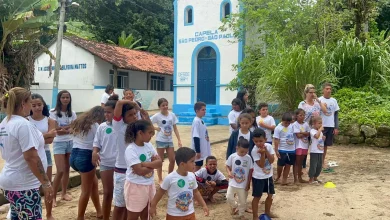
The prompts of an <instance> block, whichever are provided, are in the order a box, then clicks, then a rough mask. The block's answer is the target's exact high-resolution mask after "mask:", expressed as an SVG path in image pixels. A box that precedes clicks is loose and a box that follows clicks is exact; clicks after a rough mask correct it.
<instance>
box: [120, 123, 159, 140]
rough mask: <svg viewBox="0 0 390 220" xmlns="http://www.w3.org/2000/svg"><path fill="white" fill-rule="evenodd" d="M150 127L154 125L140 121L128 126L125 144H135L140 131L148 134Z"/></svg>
mask: <svg viewBox="0 0 390 220" xmlns="http://www.w3.org/2000/svg"><path fill="white" fill-rule="evenodd" d="M150 126H152V124H151V123H150V122H149V121H146V120H138V121H135V122H133V123H131V124H129V125H127V128H126V134H125V142H126V143H128V144H130V143H133V142H134V141H135V139H136V138H137V133H138V131H142V132H146V130H147V129H148V128H149V127H150Z"/></svg>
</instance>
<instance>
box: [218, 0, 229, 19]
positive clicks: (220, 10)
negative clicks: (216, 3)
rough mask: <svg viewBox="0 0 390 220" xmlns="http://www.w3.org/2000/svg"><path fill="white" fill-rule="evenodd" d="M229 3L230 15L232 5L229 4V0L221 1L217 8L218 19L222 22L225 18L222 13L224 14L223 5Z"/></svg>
mask: <svg viewBox="0 0 390 220" xmlns="http://www.w3.org/2000/svg"><path fill="white" fill-rule="evenodd" d="M227 3H229V4H230V14H232V3H231V2H230V0H223V1H222V2H221V6H220V8H219V19H220V20H221V21H222V20H223V19H224V18H225V16H224V14H225V13H224V12H225V5H226V4H227Z"/></svg>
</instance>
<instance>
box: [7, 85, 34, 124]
mask: <svg viewBox="0 0 390 220" xmlns="http://www.w3.org/2000/svg"><path fill="white" fill-rule="evenodd" d="M30 98H31V92H30V91H28V90H27V89H25V88H22V87H15V88H12V89H10V90H9V91H8V92H7V93H5V95H4V96H3V97H2V98H1V103H2V106H1V107H2V108H3V109H5V112H6V114H7V120H10V119H11V116H12V115H14V114H15V113H16V112H17V111H18V110H19V109H20V107H21V105H22V104H23V102H27V101H28V100H29V99H30Z"/></svg>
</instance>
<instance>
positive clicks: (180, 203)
mask: <svg viewBox="0 0 390 220" xmlns="http://www.w3.org/2000/svg"><path fill="white" fill-rule="evenodd" d="M195 155H196V153H195V151H193V150H192V149H190V148H187V147H182V148H179V149H178V150H177V151H176V158H175V159H176V164H177V166H178V168H177V170H176V171H174V172H172V173H170V174H168V176H167V177H165V179H164V180H163V183H162V184H161V187H160V189H159V190H158V191H157V193H156V195H155V196H154V198H153V200H152V202H151V203H150V211H149V214H150V216H152V217H154V216H156V206H157V204H158V202H159V201H160V200H161V198H162V197H163V196H164V194H165V192H167V191H168V204H167V211H166V212H167V215H166V219H167V220H195V219H196V218H195V210H194V203H193V201H194V197H195V199H196V201H199V202H200V203H201V205H202V207H203V211H204V214H205V216H208V215H209V209H208V208H207V205H206V203H205V202H204V200H203V198H202V196H201V195H200V193H199V191H198V189H197V188H198V185H197V184H196V177H195V175H194V173H192V171H193V170H194V162H195Z"/></svg>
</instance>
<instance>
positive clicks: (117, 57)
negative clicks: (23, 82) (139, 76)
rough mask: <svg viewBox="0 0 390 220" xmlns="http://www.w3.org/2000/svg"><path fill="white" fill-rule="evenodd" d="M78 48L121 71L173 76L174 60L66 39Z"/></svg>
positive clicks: (111, 46)
mask: <svg viewBox="0 0 390 220" xmlns="http://www.w3.org/2000/svg"><path fill="white" fill-rule="evenodd" d="M64 38H65V39H67V40H70V41H71V42H73V43H74V44H76V45H77V46H79V47H81V48H83V49H85V50H87V51H89V52H90V53H91V54H93V55H95V56H98V57H100V58H101V59H102V60H104V61H107V62H109V63H111V64H113V65H115V66H117V67H118V68H119V69H127V70H135V71H142V72H150V73H160V74H165V75H173V58H171V57H166V56H161V55H157V54H153V53H149V52H145V51H140V50H130V49H127V48H123V47H119V46H115V45H110V44H105V43H100V42H95V41H89V40H85V39H82V38H78V37H73V36H72V37H68V36H67V37H64Z"/></svg>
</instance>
